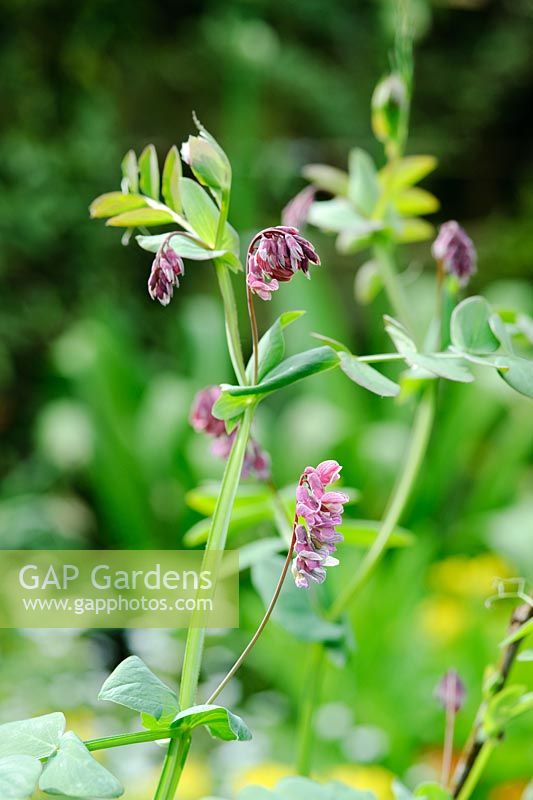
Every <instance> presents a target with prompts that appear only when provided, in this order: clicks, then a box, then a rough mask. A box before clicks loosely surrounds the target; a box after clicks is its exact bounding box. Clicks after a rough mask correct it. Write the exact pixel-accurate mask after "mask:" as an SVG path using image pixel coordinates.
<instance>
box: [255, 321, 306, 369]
mask: <svg viewBox="0 0 533 800" xmlns="http://www.w3.org/2000/svg"><path fill="white" fill-rule="evenodd" d="M304 314H305V311H286V312H285V313H284V314H281V316H279V317H278V318H277V320H276V321H275V322H274V324H273V325H272V326H271V327H270V328H269V329H268V331H267V332H266V333H265V334H264V336H262V337H261V340H260V342H259V351H258V355H259V380H261V379H262V378H264V377H265V375H267V374H268V373H269V372H270V371H271V370H273V369H274V367H277V365H278V364H279V363H280V361H281V360H282V358H283V356H284V354H285V339H284V336H283V331H284V330H285V328H287V327H288V326H289V325H292V323H293V322H296V320H297V319H300V317H302V316H303V315H304ZM246 374H247V376H248V378H249V379H251V377H252V374H253V358H251V359H250V361H249V362H248V366H247V367H246Z"/></svg>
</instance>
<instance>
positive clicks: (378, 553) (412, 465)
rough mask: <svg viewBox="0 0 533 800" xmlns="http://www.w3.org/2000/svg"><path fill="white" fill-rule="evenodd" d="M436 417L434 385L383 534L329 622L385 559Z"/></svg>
mask: <svg viewBox="0 0 533 800" xmlns="http://www.w3.org/2000/svg"><path fill="white" fill-rule="evenodd" d="M434 414H435V385H434V384H433V383H431V384H430V385H429V386H428V387H427V388H426V390H425V393H424V395H423V397H422V399H421V401H420V404H419V406H418V408H417V411H416V416H415V420H414V424H413V432H412V436H411V441H410V444H409V449H408V451H407V456H406V459H405V462H404V464H403V468H402V470H401V473H400V477H399V479H398V481H397V483H396V485H395V487H394V490H393V493H392V496H391V498H390V501H389V505H388V507H387V510H386V512H385V516H384V518H383V522H382V524H381V527H380V530H379V533H378V535H377V537H376V539H375V540H374V542H373V543H372V547H371V548H370V549H369V550H368V551H367V553H366V555H365V557H364V558H363V561H362V562H361V564H360V566H359V569H358V570H357V572H356V573H355V575H354V577H353V579H352V580H351V581H350V583H348V585H347V586H346V588H345V589H344V591H343V592H342V593H341V594H340V595H339V597H338V598H337V600H336V601H335V603H334V604H333V606H332V607H331V609H330V611H329V613H328V618H329V619H337V618H338V617H339V616H340V615H341V614H342V612H343V611H344V610H345V609H346V608H347V607H348V606H349V605H350V603H351V602H352V601H353V599H354V597H355V596H356V595H357V593H358V592H359V590H360V589H361V588H362V586H364V584H365V583H366V581H367V580H368V579H369V578H370V576H371V575H372V573H373V572H374V570H375V569H376V567H377V566H378V564H379V563H380V561H381V559H382V558H383V555H384V554H385V551H386V549H387V545H388V543H389V539H390V537H391V535H392V533H393V532H394V529H395V528H396V525H397V524H398V521H399V519H400V517H401V515H402V514H403V512H404V510H405V507H406V505H407V502H408V500H409V497H410V495H411V491H412V489H413V486H414V484H415V481H416V478H417V475H418V472H419V469H420V466H421V464H422V460H423V458H424V454H425V452H426V448H427V444H428V441H429V436H430V433H431V428H432V424H433V417H434Z"/></svg>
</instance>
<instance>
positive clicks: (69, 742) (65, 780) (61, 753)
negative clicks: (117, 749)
mask: <svg viewBox="0 0 533 800" xmlns="http://www.w3.org/2000/svg"><path fill="white" fill-rule="evenodd" d="M39 788H40V789H41V791H43V792H48V794H60V795H67V797H69V798H96V797H97V798H98V799H99V800H107V798H114V797H120V796H121V795H122V794H123V793H124V788H123V786H122V784H121V783H120V781H119V780H117V778H115V776H114V775H112V774H111V773H110V772H109V771H108V770H107V769H105V767H103V766H102V765H101V764H99V763H98V761H96V760H95V759H94V758H93V757H92V756H91V754H90V753H89V751H88V750H87V748H86V747H85V745H84V744H83V742H82V741H80V739H78V737H77V736H76V734H75V733H72V731H69V732H68V733H66V734H65V735H64V736H63V737H62V739H61V742H60V745H59V750H58V751H57V753H56V754H55V755H53V756H52V757H51V758H50V760H49V761H48V762H47V764H46V766H45V768H44V771H43V774H42V775H41V779H40V781H39Z"/></svg>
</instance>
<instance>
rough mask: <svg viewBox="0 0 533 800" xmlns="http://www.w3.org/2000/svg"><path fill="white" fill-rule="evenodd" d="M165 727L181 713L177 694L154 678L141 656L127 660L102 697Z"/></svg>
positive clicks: (108, 683) (106, 687)
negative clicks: (150, 718)
mask: <svg viewBox="0 0 533 800" xmlns="http://www.w3.org/2000/svg"><path fill="white" fill-rule="evenodd" d="M98 699H99V700H109V701H110V702H111V703H117V704H118V705H121V706H126V708H131V709H133V711H138V712H139V713H143V714H149V715H150V716H151V717H153V718H154V719H155V720H157V721H158V722H160V723H161V725H164V724H165V723H168V722H169V721H170V720H171V719H173V718H174V717H175V715H176V713H177V712H178V711H179V703H178V698H177V697H176V693H175V692H174V691H173V690H172V689H170V688H169V687H168V686H166V685H165V684H164V683H163V682H162V681H161V680H159V678H158V677H157V675H154V673H153V672H152V670H150V669H149V668H148V667H147V666H146V664H145V663H144V661H142V660H141V659H140V658H139V657H138V656H130V657H129V658H126V659H125V660H124V661H122V663H120V664H119V665H118V667H117V668H116V669H115V670H114V672H112V673H111V675H110V676H109V677H108V678H107V680H106V681H105V683H104V685H103V686H102V688H101V690H100V694H99V695H98Z"/></svg>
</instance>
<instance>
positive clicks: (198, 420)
mask: <svg viewBox="0 0 533 800" xmlns="http://www.w3.org/2000/svg"><path fill="white" fill-rule="evenodd" d="M219 396H220V387H219V386H208V387H207V388H206V389H202V391H201V392H198V394H197V395H196V397H195V398H194V401H193V405H192V408H191V413H190V415H189V421H190V423H191V425H192V427H193V428H194V430H195V431H196V432H197V433H206V434H207V435H208V436H212V437H213V444H212V447H211V452H212V453H213V455H214V456H216V457H217V458H222V459H223V460H226V459H227V458H228V456H229V454H230V452H231V448H232V446H233V441H234V439H235V436H236V435H237V429H236V428H235V429H234V430H233V431H232V432H231V433H227V431H226V425H225V423H224V421H223V420H221V419H217V418H216V417H215V416H213V406H214V404H215V403H216V401H217V400H218V398H219ZM242 477H243V478H248V477H254V478H257V479H258V480H268V479H269V478H270V457H269V455H268V453H266V452H265V451H264V450H263V449H262V447H261V445H260V444H259V443H258V442H256V441H255V439H250V441H249V442H248V446H247V448H246V453H245V455H244V462H243V466H242Z"/></svg>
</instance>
